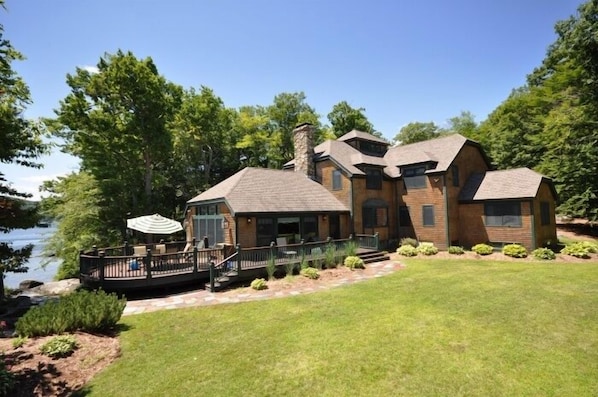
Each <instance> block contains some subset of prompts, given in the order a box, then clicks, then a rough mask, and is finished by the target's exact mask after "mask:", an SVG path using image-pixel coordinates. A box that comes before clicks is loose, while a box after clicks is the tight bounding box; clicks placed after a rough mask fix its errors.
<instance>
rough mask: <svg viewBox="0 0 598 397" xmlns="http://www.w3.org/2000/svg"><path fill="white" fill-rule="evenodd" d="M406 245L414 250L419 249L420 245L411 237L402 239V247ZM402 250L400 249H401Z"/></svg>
mask: <svg viewBox="0 0 598 397" xmlns="http://www.w3.org/2000/svg"><path fill="white" fill-rule="evenodd" d="M404 245H410V246H412V247H413V248H417V246H418V243H417V240H416V239H414V238H411V237H405V238H402V239H401V247H402V246H404ZM399 248H400V247H399Z"/></svg>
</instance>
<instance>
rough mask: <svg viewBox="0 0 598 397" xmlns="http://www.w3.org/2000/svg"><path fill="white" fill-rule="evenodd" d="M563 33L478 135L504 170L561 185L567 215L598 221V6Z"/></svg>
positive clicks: (587, 8)
mask: <svg viewBox="0 0 598 397" xmlns="http://www.w3.org/2000/svg"><path fill="white" fill-rule="evenodd" d="M555 30H556V33H557V39H556V41H555V42H554V43H553V44H552V45H551V46H550V47H549V48H548V51H547V54H546V58H545V59H544V61H543V62H542V64H541V65H540V66H539V67H537V68H536V69H535V70H534V71H533V72H532V73H530V75H529V76H528V79H527V84H526V85H525V86H523V87H521V88H518V89H516V90H514V91H513V92H512V94H511V95H510V96H509V97H508V98H507V99H506V100H505V101H504V102H503V103H502V104H501V105H500V106H499V107H498V108H497V109H496V110H494V111H493V112H492V113H491V114H490V115H489V117H488V119H487V120H486V121H484V122H483V123H482V124H481V126H480V129H479V133H478V136H479V139H480V141H481V143H482V144H483V145H484V146H485V147H486V148H487V149H488V152H489V154H490V156H491V157H492V159H493V161H494V163H495V165H496V166H497V167H499V168H510V167H522V166H525V167H530V168H534V169H536V170H538V171H539V172H541V173H543V174H545V175H547V176H549V177H551V178H553V180H554V182H555V186H556V188H557V192H558V193H559V199H560V205H559V211H560V212H562V213H564V214H568V215H572V216H576V217H585V218H589V219H592V220H598V169H597V167H598V130H597V129H596V126H597V121H596V120H598V55H597V54H598V36H597V33H596V32H598V3H597V2H596V1H588V2H586V3H584V4H582V5H581V6H580V7H579V9H578V13H577V15H575V16H572V17H570V18H569V19H567V20H564V21H560V22H558V23H557V24H556V26H555Z"/></svg>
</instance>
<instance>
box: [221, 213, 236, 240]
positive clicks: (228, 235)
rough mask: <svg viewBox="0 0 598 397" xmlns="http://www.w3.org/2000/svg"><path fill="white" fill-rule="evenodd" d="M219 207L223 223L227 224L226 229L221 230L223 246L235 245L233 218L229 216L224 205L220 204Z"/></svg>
mask: <svg viewBox="0 0 598 397" xmlns="http://www.w3.org/2000/svg"><path fill="white" fill-rule="evenodd" d="M219 207H220V208H219V210H220V214H221V215H222V216H224V221H225V222H226V223H228V228H225V229H223V234H224V244H227V245H235V231H236V225H235V218H234V217H233V216H232V215H231V213H230V211H229V209H228V207H227V206H226V204H224V203H221V204H220V206H219Z"/></svg>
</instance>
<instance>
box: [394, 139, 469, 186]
mask: <svg viewBox="0 0 598 397" xmlns="http://www.w3.org/2000/svg"><path fill="white" fill-rule="evenodd" d="M467 142H470V143H475V142H473V141H471V140H468V139H467V138H465V137H464V136H463V135H459V134H453V135H448V136H445V137H442V138H436V139H430V140H428V141H423V142H416V143H412V144H409V145H401V146H395V147H393V148H391V149H389V150H388V152H386V155H385V156H384V158H385V159H386V161H387V163H389V165H393V166H394V167H395V169H393V170H392V171H391V175H390V176H392V177H398V176H400V173H399V169H398V168H396V167H401V166H405V165H410V164H419V163H426V162H430V161H433V162H436V163H437V165H436V168H434V169H432V170H428V172H444V171H447V170H448V168H449V166H450V165H451V163H452V162H453V160H454V159H455V157H457V154H459V151H460V150H461V148H463V146H464V145H465V143H467Z"/></svg>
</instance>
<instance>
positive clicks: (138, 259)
mask: <svg viewBox="0 0 598 397" xmlns="http://www.w3.org/2000/svg"><path fill="white" fill-rule="evenodd" d="M146 255H147V249H146V248H145V245H135V246H134V247H133V256H134V258H133V259H131V261H130V262H129V270H139V268H140V267H141V266H143V264H144V260H145V256H146Z"/></svg>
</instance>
